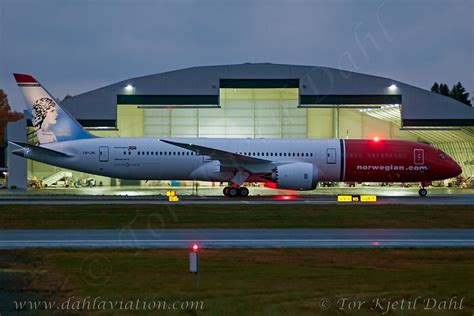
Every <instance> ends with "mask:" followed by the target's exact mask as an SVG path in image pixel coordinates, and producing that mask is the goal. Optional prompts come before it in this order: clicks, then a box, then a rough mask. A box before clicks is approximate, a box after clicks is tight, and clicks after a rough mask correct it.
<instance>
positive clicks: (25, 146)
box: [9, 142, 74, 157]
mask: <svg viewBox="0 0 474 316" xmlns="http://www.w3.org/2000/svg"><path fill="white" fill-rule="evenodd" d="M9 143H10V144H12V145H15V146H18V147H20V148H23V149H27V150H31V151H32V152H35V153H38V154H46V155H50V156H51V155H53V156H60V157H73V156H74V155H71V154H68V153H63V152H60V151H57V150H53V149H49V148H45V147H41V146H35V145H32V144H28V143H21V142H9ZM20 156H21V155H20Z"/></svg>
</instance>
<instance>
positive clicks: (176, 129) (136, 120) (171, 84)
mask: <svg viewBox="0 0 474 316" xmlns="http://www.w3.org/2000/svg"><path fill="white" fill-rule="evenodd" d="M62 105H63V106H64V108H66V109H67V110H68V111H69V112H70V113H71V114H72V115H73V116H74V117H75V118H76V119H77V120H78V121H79V122H80V123H81V124H82V125H83V126H84V127H86V128H87V129H89V130H90V131H91V132H92V133H94V134H96V135H99V136H103V137H116V136H122V137H161V136H168V137H225V138H233V137H251V138H260V137H263V138H349V139H352V138H372V137H375V136H377V137H380V138H387V139H405V140H414V141H420V142H426V143H429V144H431V145H434V146H436V147H438V148H440V149H442V150H443V151H445V152H447V153H448V154H450V155H451V156H452V157H453V158H454V159H455V160H456V161H458V162H459V163H460V165H461V166H462V168H463V176H465V177H470V176H472V175H474V157H473V152H474V150H473V149H474V146H473V145H474V109H473V108H472V107H470V106H467V105H465V104H463V103H461V102H458V101H456V100H454V99H452V98H449V97H446V96H443V95H439V94H436V93H432V92H430V91H426V90H424V89H420V88H417V87H414V86H411V85H408V84H405V83H402V82H399V81H396V80H392V79H389V78H383V77H377V76H371V75H367V74H361V73H356V72H350V71H345V70H339V69H334V68H327V67H317V66H298V65H282V64H272V63H245V64H237V65H221V66H203V67H192V68H187V69H181V70H176V71H170V72H164V73H158V74H153V75H147V76H142V77H137V78H131V79H127V80H123V81H120V82H117V83H114V84H111V85H108V86H105V87H101V88H98V89H96V90H92V91H89V92H85V93H83V94H79V95H77V96H74V97H71V98H68V99H66V100H64V101H62ZM30 141H33V142H34V139H30ZM27 171H28V177H29V178H37V179H47V178H48V177H49V178H51V177H52V176H54V175H58V174H60V173H61V172H67V171H64V170H60V169H59V168H57V167H53V166H48V165H44V164H41V163H38V162H33V161H28V165H27ZM73 173H75V172H73ZM73 176H74V178H89V177H94V178H96V179H97V181H100V182H102V183H103V184H104V185H116V184H119V183H121V184H122V185H123V184H126V182H125V181H120V180H119V179H108V178H103V177H98V176H91V175H85V174H74V175H73ZM133 184H138V183H133Z"/></svg>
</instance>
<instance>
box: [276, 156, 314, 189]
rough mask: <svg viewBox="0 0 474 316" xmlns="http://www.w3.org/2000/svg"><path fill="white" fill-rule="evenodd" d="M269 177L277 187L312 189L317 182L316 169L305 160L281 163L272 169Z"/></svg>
mask: <svg viewBox="0 0 474 316" xmlns="http://www.w3.org/2000/svg"><path fill="white" fill-rule="evenodd" d="M271 179H272V181H273V182H275V183H276V185H277V188H278V189H290V190H302V191H303V190H314V189H316V185H317V184H318V169H317V168H316V167H315V166H314V165H313V164H310V163H307V162H296V163H291V164H286V165H281V166H278V167H276V168H274V169H273V171H272V174H271Z"/></svg>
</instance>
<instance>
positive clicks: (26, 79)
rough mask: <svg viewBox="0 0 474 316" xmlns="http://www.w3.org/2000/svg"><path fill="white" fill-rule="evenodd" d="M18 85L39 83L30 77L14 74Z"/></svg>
mask: <svg viewBox="0 0 474 316" xmlns="http://www.w3.org/2000/svg"><path fill="white" fill-rule="evenodd" d="M13 76H14V77H15V80H16V82H17V83H36V82H37V81H36V80H35V78H33V77H32V76H30V75H25V74H13Z"/></svg>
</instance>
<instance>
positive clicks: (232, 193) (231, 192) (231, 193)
mask: <svg viewBox="0 0 474 316" xmlns="http://www.w3.org/2000/svg"><path fill="white" fill-rule="evenodd" d="M228 192H229V196H230V197H236V196H237V194H239V191H237V188H234V187H230V188H229V191H228Z"/></svg>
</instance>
